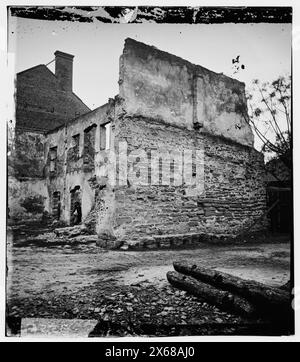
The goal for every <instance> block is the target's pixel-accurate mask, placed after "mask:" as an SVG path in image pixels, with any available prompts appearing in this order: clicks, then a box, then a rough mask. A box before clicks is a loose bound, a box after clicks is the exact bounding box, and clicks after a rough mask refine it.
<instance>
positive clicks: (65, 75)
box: [54, 50, 74, 91]
mask: <svg viewBox="0 0 300 362" xmlns="http://www.w3.org/2000/svg"><path fill="white" fill-rule="evenodd" d="M54 55H55V75H56V77H57V79H58V81H59V84H60V86H61V88H62V89H63V90H65V91H72V85H73V58H74V55H72V54H67V53H63V52H60V51H59V50H57V51H56V52H55V53H54Z"/></svg>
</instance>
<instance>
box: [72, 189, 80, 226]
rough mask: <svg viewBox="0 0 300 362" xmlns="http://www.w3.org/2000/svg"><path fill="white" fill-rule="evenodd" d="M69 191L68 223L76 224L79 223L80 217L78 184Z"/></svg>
mask: <svg viewBox="0 0 300 362" xmlns="http://www.w3.org/2000/svg"><path fill="white" fill-rule="evenodd" d="M70 193H71V208H70V224H71V225H78V224H80V223H81V219H82V211H81V192H80V186H75V187H74V189H72V190H71V191H70Z"/></svg>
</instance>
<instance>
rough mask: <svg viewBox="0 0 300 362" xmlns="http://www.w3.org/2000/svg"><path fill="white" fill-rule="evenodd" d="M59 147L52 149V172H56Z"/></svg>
mask: <svg viewBox="0 0 300 362" xmlns="http://www.w3.org/2000/svg"><path fill="white" fill-rule="evenodd" d="M56 162H57V147H51V148H50V172H51V173H53V172H56Z"/></svg>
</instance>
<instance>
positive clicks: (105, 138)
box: [100, 122, 111, 150]
mask: <svg viewBox="0 0 300 362" xmlns="http://www.w3.org/2000/svg"><path fill="white" fill-rule="evenodd" d="M110 140H111V122H108V123H106V124H103V125H101V126H100V150H109V149H110Z"/></svg>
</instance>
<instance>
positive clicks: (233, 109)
mask: <svg viewBox="0 0 300 362" xmlns="http://www.w3.org/2000/svg"><path fill="white" fill-rule="evenodd" d="M119 84H120V93H119V94H120V97H121V98H123V99H124V100H125V104H124V109H125V111H126V113H127V115H136V116H143V117H147V118H150V119H157V120H162V121H164V122H166V123H169V124H172V125H176V126H180V127H184V128H187V129H190V130H191V129H194V127H195V126H196V127H197V128H198V129H200V132H202V133H210V134H213V135H218V136H223V137H225V138H227V139H230V140H234V141H237V142H239V143H241V144H244V145H247V146H253V139H254V138H253V134H252V131H251V128H250V126H249V124H248V123H247V121H246V119H245V117H246V114H247V105H246V99H245V85H244V83H241V82H239V81H237V80H235V79H232V78H229V77H227V76H225V75H222V74H217V73H214V72H212V71H209V70H208V69H205V68H203V67H201V66H198V65H194V64H192V63H190V62H188V61H186V60H184V59H181V58H179V57H176V56H175V55H171V54H168V53H166V52H163V51H160V50H158V49H156V48H155V47H151V46H148V45H145V44H143V43H140V42H137V41H135V40H132V39H126V41H125V48H124V51H123V55H122V56H121V58H120V80H119Z"/></svg>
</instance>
